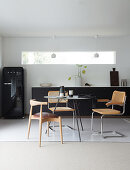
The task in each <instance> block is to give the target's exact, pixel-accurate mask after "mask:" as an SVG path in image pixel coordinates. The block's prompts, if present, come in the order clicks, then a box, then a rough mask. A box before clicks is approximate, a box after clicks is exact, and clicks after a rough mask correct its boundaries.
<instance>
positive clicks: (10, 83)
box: [4, 83, 12, 85]
mask: <svg viewBox="0 0 130 170" xmlns="http://www.w3.org/2000/svg"><path fill="white" fill-rule="evenodd" d="M11 84H12V83H4V85H11Z"/></svg>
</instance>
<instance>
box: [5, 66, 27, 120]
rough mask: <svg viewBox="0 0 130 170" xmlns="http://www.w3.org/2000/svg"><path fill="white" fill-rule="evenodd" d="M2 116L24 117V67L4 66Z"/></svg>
mask: <svg viewBox="0 0 130 170" xmlns="http://www.w3.org/2000/svg"><path fill="white" fill-rule="evenodd" d="M2 117H4V118H9V119H11V118H24V70H23V68H22V67H4V68H3V72H2Z"/></svg>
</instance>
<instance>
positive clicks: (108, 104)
mask: <svg viewBox="0 0 130 170" xmlns="http://www.w3.org/2000/svg"><path fill="white" fill-rule="evenodd" d="M111 105H120V106H122V105H123V103H116V102H108V103H106V106H107V107H108V106H111Z"/></svg>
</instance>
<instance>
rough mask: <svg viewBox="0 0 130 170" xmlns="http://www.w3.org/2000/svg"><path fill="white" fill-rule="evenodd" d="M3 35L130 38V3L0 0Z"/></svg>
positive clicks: (123, 0) (125, 0) (127, 0)
mask: <svg viewBox="0 0 130 170" xmlns="http://www.w3.org/2000/svg"><path fill="white" fill-rule="evenodd" d="M0 34H1V35H2V36H54V35H55V36H93V35H102V36H113V35H114V36H117V35H130V0H0Z"/></svg>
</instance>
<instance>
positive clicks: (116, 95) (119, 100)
mask: <svg viewBox="0 0 130 170" xmlns="http://www.w3.org/2000/svg"><path fill="white" fill-rule="evenodd" d="M125 101H126V93H125V92H121V91H114V92H113V95H112V99H111V101H110V102H108V103H106V106H107V107H108V106H112V108H111V109H107V108H105V109H92V111H93V112H92V119H91V131H93V115H94V113H95V112H96V113H98V114H100V115H101V135H102V136H103V117H104V116H119V115H123V114H124V113H125ZM114 105H118V106H122V107H123V111H122V112H121V111H119V110H116V109H114ZM114 133H117V132H114Z"/></svg>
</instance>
